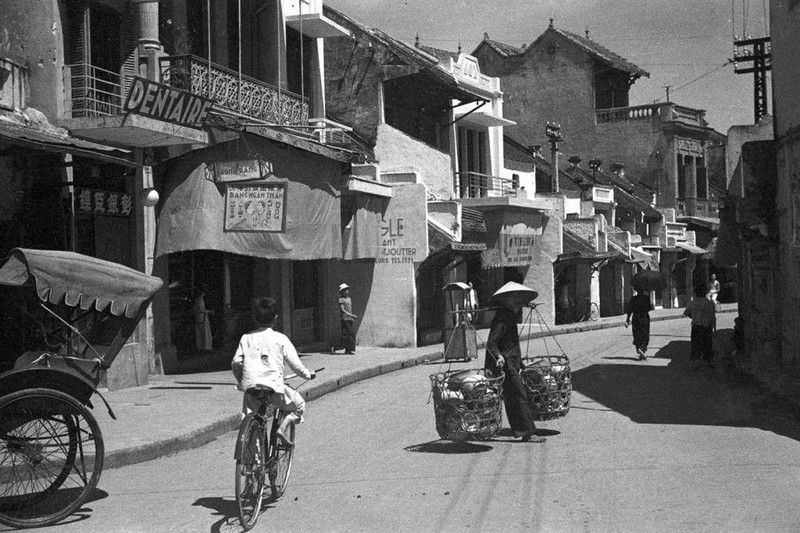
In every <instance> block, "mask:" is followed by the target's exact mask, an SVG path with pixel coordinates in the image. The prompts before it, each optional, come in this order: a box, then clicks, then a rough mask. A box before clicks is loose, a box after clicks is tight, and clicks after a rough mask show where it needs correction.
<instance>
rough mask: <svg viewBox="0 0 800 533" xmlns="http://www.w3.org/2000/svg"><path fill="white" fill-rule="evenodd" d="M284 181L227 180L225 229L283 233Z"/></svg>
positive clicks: (284, 224) (284, 221)
mask: <svg viewBox="0 0 800 533" xmlns="http://www.w3.org/2000/svg"><path fill="white" fill-rule="evenodd" d="M285 227H286V184H285V183H259V184H251V185H244V184H232V183H231V184H228V185H227V187H226V189H225V231H226V232H270V233H283V232H284V231H285Z"/></svg>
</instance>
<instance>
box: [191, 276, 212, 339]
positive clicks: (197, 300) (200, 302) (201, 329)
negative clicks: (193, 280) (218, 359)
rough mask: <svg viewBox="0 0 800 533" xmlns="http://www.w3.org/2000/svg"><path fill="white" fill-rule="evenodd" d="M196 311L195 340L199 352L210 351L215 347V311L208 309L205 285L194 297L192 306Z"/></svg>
mask: <svg viewBox="0 0 800 533" xmlns="http://www.w3.org/2000/svg"><path fill="white" fill-rule="evenodd" d="M192 309H193V311H194V340H195V346H196V347H197V349H198V350H199V351H209V350H211V349H213V347H214V342H213V341H214V339H213V338H212V336H211V321H210V319H209V317H210V315H211V314H212V313H213V311H210V310H208V309H207V308H206V287H205V285H203V286H202V287H201V288H200V290H199V291H198V292H197V295H196V296H195V297H194V303H193V305H192Z"/></svg>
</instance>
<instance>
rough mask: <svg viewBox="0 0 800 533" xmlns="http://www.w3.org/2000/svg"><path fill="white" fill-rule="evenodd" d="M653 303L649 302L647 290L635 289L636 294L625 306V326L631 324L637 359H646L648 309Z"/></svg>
mask: <svg viewBox="0 0 800 533" xmlns="http://www.w3.org/2000/svg"><path fill="white" fill-rule="evenodd" d="M652 310H653V304H651V303H650V293H649V292H647V291H636V295H634V296H632V297H631V299H630V300H628V304H627V305H626V306H625V313H626V314H627V315H628V316H627V317H626V319H625V327H626V328H627V327H628V326H629V325H632V326H633V345H634V346H635V347H636V354H637V355H638V356H639V361H644V360H645V359H647V355H646V353H647V346H648V345H649V344H650V311H652Z"/></svg>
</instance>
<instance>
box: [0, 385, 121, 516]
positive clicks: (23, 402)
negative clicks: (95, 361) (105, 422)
mask: <svg viewBox="0 0 800 533" xmlns="http://www.w3.org/2000/svg"><path fill="white" fill-rule="evenodd" d="M104 451H105V450H104V446H103V436H102V433H101V432H100V427H99V426H98V424H97V421H96V420H95V418H94V416H92V414H91V412H90V411H89V410H88V409H87V408H86V407H85V406H84V405H82V404H81V403H80V402H79V401H77V400H76V399H75V398H73V397H72V396H70V395H68V394H65V393H63V392H61V391H56V390H52V389H25V390H21V391H18V392H15V393H12V394H9V395H7V396H4V397H2V398H0V523H4V524H6V525H9V526H12V527H16V528H28V527H41V526H47V525H51V524H54V523H56V522H58V521H60V520H63V519H64V518H66V517H67V516H69V515H70V514H72V513H73V512H75V510H76V509H78V508H79V507H80V506H81V505H83V503H84V502H85V501H86V500H87V499H88V498H89V496H90V495H91V493H92V491H93V490H94V489H95V487H96V486H97V483H98V481H99V480H100V473H101V471H102V469H103V455H104Z"/></svg>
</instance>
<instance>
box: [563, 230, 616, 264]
mask: <svg viewBox="0 0 800 533" xmlns="http://www.w3.org/2000/svg"><path fill="white" fill-rule="evenodd" d="M563 236H564V239H563V241H564V245H563V252H562V253H561V254H559V256H558V257H557V258H556V262H559V263H564V262H571V263H597V262H599V261H604V260H608V259H614V258H618V257H624V255H622V254H621V253H620V252H598V251H597V250H595V249H594V247H593V246H592V245H591V243H589V242H587V241H586V240H585V239H582V238H580V237H578V236H577V235H575V234H573V233H571V232H569V231H566V230H565V231H564V232H563Z"/></svg>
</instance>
